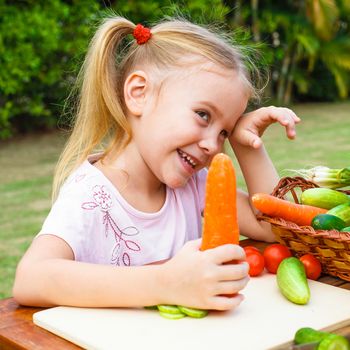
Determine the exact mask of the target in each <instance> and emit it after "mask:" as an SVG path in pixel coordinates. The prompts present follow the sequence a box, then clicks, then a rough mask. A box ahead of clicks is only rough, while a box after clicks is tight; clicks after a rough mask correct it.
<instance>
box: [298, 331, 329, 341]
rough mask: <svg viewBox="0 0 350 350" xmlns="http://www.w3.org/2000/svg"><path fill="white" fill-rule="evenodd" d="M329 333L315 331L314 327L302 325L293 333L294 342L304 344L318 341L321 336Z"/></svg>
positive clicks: (323, 336)
mask: <svg viewBox="0 0 350 350" xmlns="http://www.w3.org/2000/svg"><path fill="white" fill-rule="evenodd" d="M328 335H329V333H327V332H321V331H317V330H316V329H313V328H310V327H303V328H300V329H298V331H297V332H296V333H295V335H294V343H295V344H305V343H314V342H319V341H321V340H322V339H323V338H325V337H327V336H328Z"/></svg>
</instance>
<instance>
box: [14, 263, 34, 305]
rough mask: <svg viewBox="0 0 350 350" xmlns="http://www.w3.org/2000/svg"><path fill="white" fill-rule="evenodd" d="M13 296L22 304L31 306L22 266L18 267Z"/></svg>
mask: <svg viewBox="0 0 350 350" xmlns="http://www.w3.org/2000/svg"><path fill="white" fill-rule="evenodd" d="M12 296H13V298H14V299H15V301H16V302H17V303H18V304H20V305H25V306H30V305H29V303H28V298H27V288H26V284H25V283H23V278H22V272H21V269H20V267H19V266H18V267H17V270H16V276H15V281H14V283H13V287H12Z"/></svg>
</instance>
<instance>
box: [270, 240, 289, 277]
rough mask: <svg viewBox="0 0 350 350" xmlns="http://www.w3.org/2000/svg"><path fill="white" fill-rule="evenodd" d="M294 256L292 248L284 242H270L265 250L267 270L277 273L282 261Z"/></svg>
mask: <svg viewBox="0 0 350 350" xmlns="http://www.w3.org/2000/svg"><path fill="white" fill-rule="evenodd" d="M290 256H292V253H291V252H290V250H289V249H288V248H287V247H286V246H284V245H282V244H278V243H275V244H270V245H268V246H267V247H266V248H265V250H264V258H265V267H266V269H267V271H269V272H271V273H276V272H277V268H278V265H279V264H280V262H281V261H282V260H283V259H285V258H288V257H290Z"/></svg>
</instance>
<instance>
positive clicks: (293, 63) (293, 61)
mask: <svg viewBox="0 0 350 350" xmlns="http://www.w3.org/2000/svg"><path fill="white" fill-rule="evenodd" d="M292 51H293V54H292V59H291V65H290V70H289V74H288V77H287V87H286V91H285V93H284V96H283V104H286V105H290V103H291V100H292V92H293V83H294V71H295V67H296V64H297V58H298V53H297V49H294V50H292Z"/></svg>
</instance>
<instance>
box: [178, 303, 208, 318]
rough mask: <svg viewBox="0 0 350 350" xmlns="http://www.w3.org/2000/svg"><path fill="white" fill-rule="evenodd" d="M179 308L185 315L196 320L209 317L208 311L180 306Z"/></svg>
mask: <svg viewBox="0 0 350 350" xmlns="http://www.w3.org/2000/svg"><path fill="white" fill-rule="evenodd" d="M178 308H179V309H180V311H181V312H182V313H184V314H185V315H187V316H190V317H194V318H203V317H205V316H207V315H208V310H200V309H193V308H190V307H185V306H180V305H179V306H178Z"/></svg>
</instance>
